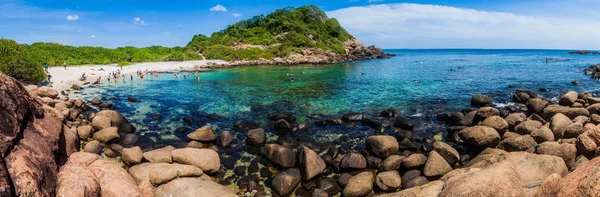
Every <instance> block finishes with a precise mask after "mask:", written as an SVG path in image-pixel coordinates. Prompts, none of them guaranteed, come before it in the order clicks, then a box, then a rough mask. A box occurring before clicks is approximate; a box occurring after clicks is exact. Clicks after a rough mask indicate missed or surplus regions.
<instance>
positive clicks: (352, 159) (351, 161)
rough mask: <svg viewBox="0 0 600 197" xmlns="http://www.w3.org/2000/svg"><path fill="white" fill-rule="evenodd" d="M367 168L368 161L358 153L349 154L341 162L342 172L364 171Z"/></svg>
mask: <svg viewBox="0 0 600 197" xmlns="http://www.w3.org/2000/svg"><path fill="white" fill-rule="evenodd" d="M365 168H367V159H365V157H364V156H363V155H361V154H358V153H347V154H345V155H344V157H342V160H341V161H340V169H341V170H362V169H365Z"/></svg>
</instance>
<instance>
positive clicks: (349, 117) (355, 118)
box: [342, 112, 363, 121]
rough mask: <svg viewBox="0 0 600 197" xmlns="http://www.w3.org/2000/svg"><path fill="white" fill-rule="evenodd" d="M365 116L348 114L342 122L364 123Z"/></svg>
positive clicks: (353, 113)
mask: <svg viewBox="0 0 600 197" xmlns="http://www.w3.org/2000/svg"><path fill="white" fill-rule="evenodd" d="M362 119H363V114H362V113H357V112H350V113H346V114H344V115H343V116H342V120H344V121H362Z"/></svg>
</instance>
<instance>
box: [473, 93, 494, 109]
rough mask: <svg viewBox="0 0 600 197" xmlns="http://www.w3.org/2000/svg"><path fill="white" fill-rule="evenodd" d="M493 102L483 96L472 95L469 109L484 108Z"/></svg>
mask: <svg viewBox="0 0 600 197" xmlns="http://www.w3.org/2000/svg"><path fill="white" fill-rule="evenodd" d="M493 102H494V99H492V98H490V97H488V96H485V95H483V94H474V95H473V96H472V97H471V107H484V106H488V105H491V104H492V103H493Z"/></svg>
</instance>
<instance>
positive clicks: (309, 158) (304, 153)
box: [298, 146, 326, 181]
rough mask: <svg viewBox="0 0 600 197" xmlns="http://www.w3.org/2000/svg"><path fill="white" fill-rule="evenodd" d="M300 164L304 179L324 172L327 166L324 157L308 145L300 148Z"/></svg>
mask: <svg viewBox="0 0 600 197" xmlns="http://www.w3.org/2000/svg"><path fill="white" fill-rule="evenodd" d="M298 164H299V168H300V172H301V173H302V180H304V181H307V180H310V179H312V178H314V177H316V176H318V175H319V174H321V173H323V171H324V170H325V167H326V166H325V161H324V160H323V158H321V156H319V155H318V154H317V153H316V152H315V151H313V150H311V149H309V148H308V147H306V146H301V147H299V148H298Z"/></svg>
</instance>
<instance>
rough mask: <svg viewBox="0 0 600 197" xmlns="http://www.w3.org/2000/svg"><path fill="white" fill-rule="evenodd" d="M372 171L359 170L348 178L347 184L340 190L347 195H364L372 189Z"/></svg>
mask: <svg viewBox="0 0 600 197" xmlns="http://www.w3.org/2000/svg"><path fill="white" fill-rule="evenodd" d="M373 178H374V177H373V173H372V172H369V171H366V172H361V173H359V174H357V175H355V176H353V177H352V178H350V180H348V184H347V185H346V187H345V188H344V190H343V191H342V194H343V195H344V196H347V197H358V196H366V195H367V194H369V193H371V191H373Z"/></svg>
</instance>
